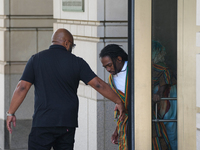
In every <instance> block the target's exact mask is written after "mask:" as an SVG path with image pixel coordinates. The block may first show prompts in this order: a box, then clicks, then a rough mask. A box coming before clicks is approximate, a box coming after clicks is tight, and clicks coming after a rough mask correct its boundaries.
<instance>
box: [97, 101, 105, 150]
mask: <svg viewBox="0 0 200 150" xmlns="http://www.w3.org/2000/svg"><path fill="white" fill-rule="evenodd" d="M104 112H105V105H104V101H98V102H97V114H98V115H97V141H98V142H97V147H98V150H105V146H104V142H105V114H104Z"/></svg>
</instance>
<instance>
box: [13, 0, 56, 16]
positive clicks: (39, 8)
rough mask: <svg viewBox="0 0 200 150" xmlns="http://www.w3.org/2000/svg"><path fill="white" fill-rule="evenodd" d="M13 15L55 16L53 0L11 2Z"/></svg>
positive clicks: (16, 0) (17, 0)
mask: <svg viewBox="0 0 200 150" xmlns="http://www.w3.org/2000/svg"><path fill="white" fill-rule="evenodd" d="M10 13H11V15H53V0H42V1H41V0H34V1H33V0H11V1H10Z"/></svg>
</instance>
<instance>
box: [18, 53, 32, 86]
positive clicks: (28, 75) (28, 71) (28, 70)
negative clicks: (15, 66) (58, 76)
mask: <svg viewBox="0 0 200 150" xmlns="http://www.w3.org/2000/svg"><path fill="white" fill-rule="evenodd" d="M33 57H34V56H32V57H31V58H30V59H29V60H28V62H27V64H26V67H25V69H24V72H23V74H22V77H21V78H20V80H24V81H27V82H30V83H32V84H33V83H34V80H35V75H34V68H33Z"/></svg>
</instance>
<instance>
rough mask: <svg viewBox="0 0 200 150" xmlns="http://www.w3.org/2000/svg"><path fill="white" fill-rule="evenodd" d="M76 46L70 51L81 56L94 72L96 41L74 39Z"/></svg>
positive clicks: (95, 68) (95, 67)
mask: <svg viewBox="0 0 200 150" xmlns="http://www.w3.org/2000/svg"><path fill="white" fill-rule="evenodd" d="M75 43H76V47H75V49H74V50H73V51H72V52H73V53H74V54H75V55H76V56H79V57H82V58H83V59H84V60H85V61H86V62H87V63H88V64H89V66H90V67H91V69H92V70H93V71H94V72H95V73H96V70H97V66H96V59H97V57H96V56H97V53H96V47H97V45H96V43H94V42H90V41H81V40H76V41H75Z"/></svg>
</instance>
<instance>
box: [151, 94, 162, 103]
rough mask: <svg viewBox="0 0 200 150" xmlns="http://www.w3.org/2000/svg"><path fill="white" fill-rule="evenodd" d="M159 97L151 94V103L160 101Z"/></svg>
mask: <svg viewBox="0 0 200 150" xmlns="http://www.w3.org/2000/svg"><path fill="white" fill-rule="evenodd" d="M160 98H161V97H160V95H159V94H153V102H158V101H160Z"/></svg>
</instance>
